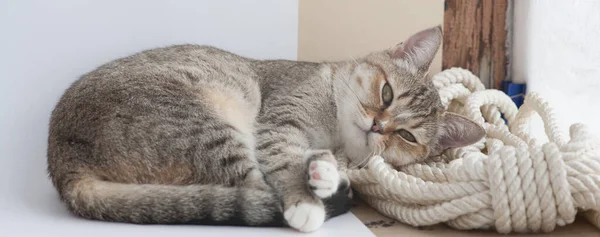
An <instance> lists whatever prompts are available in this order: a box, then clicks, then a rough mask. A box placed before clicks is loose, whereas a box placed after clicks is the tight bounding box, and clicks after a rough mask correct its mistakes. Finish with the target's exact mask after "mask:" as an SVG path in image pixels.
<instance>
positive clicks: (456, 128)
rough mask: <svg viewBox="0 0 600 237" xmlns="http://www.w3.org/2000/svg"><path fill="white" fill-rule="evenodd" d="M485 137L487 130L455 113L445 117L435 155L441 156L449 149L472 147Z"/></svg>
mask: <svg viewBox="0 0 600 237" xmlns="http://www.w3.org/2000/svg"><path fill="white" fill-rule="evenodd" d="M484 136H485V129H483V128H482V127H481V126H479V124H477V123H475V122H474V121H472V120H470V119H468V118H466V117H463V116H460V115H458V114H455V113H450V112H446V113H444V115H443V118H442V121H441V126H440V131H439V133H438V142H437V147H436V148H435V149H434V150H435V151H434V152H435V153H437V154H440V153H441V152H443V151H444V150H446V149H448V148H456V147H463V146H468V145H472V144H474V143H476V142H478V141H479V140H481V139H482V138H483V137H484Z"/></svg>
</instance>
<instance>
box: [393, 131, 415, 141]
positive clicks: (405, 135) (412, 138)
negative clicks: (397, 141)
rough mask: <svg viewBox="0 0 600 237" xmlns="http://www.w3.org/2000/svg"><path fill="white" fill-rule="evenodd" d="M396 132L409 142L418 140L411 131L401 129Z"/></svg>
mask: <svg viewBox="0 0 600 237" xmlns="http://www.w3.org/2000/svg"><path fill="white" fill-rule="evenodd" d="M396 132H397V133H398V135H400V136H401V137H402V138H403V139H404V140H406V141H408V142H412V143H416V142H417V139H416V138H415V136H414V135H413V134H412V133H410V132H409V131H406V130H404V129H400V130H398V131H396Z"/></svg>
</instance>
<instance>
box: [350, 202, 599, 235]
mask: <svg viewBox="0 0 600 237" xmlns="http://www.w3.org/2000/svg"><path fill="white" fill-rule="evenodd" d="M356 203H357V204H358V205H357V206H356V207H354V208H353V209H352V213H354V215H356V217H358V219H360V220H361V221H362V222H363V224H365V225H366V226H367V227H368V228H369V230H371V231H372V232H373V233H374V234H375V235H376V236H378V237H392V236H411V237H429V236H435V237H471V236H472V237H476V236H482V237H492V236H506V235H503V234H499V233H497V232H494V231H479V230H473V231H460V230H455V229H451V228H449V227H447V226H445V225H436V226H430V227H419V228H416V227H412V226H409V225H405V224H402V223H399V222H398V221H394V220H393V219H390V218H387V217H385V216H383V215H382V214H380V213H378V212H377V211H375V210H374V209H373V208H371V207H369V206H368V205H367V204H365V203H364V202H362V201H360V200H357V201H356ZM509 236H516V237H525V236H527V237H531V236H552V237H563V236H564V237H567V236H569V237H571V236H576V237H600V230H599V229H598V228H596V227H595V226H593V225H592V224H590V223H588V222H587V221H586V220H585V218H583V217H577V220H576V221H575V223H573V224H571V225H568V226H564V227H560V228H557V229H556V230H555V231H554V232H552V233H546V234H543V233H539V234H510V235H509Z"/></svg>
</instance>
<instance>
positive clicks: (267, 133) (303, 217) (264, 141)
mask: <svg viewBox="0 0 600 237" xmlns="http://www.w3.org/2000/svg"><path fill="white" fill-rule="evenodd" d="M308 144H309V142H308V140H307V138H306V136H305V135H304V134H303V133H302V131H301V130H300V129H299V128H297V127H296V126H288V125H285V124H278V125H272V126H268V125H262V127H261V128H260V129H259V130H258V133H257V147H256V149H257V159H258V161H259V163H260V165H261V170H262V172H263V174H264V175H265V179H266V180H267V183H269V184H270V185H271V187H273V189H274V190H275V191H276V192H277V193H278V195H279V196H280V197H281V200H282V202H283V210H284V218H285V219H286V222H287V223H288V225H289V226H290V227H292V228H294V229H297V230H299V231H303V232H311V231H314V230H316V229H318V228H319V227H320V226H321V225H322V224H323V222H324V221H325V219H326V211H325V206H324V205H323V202H322V201H321V200H320V199H319V198H318V197H316V196H315V195H313V193H312V191H311V190H310V188H309V187H308V185H307V178H308V173H307V169H308V165H307V160H306V159H305V153H306V151H307V150H308V148H309V145H308Z"/></svg>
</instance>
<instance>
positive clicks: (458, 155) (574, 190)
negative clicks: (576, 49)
mask: <svg viewBox="0 0 600 237" xmlns="http://www.w3.org/2000/svg"><path fill="white" fill-rule="evenodd" d="M433 84H434V86H435V87H436V88H437V89H438V90H439V94H440V98H441V100H442V103H443V105H444V106H445V107H446V108H447V110H448V111H449V112H454V113H458V114H461V115H463V116H466V117H468V118H471V119H473V120H474V121H476V122H477V123H479V124H480V125H482V126H483V127H484V128H485V130H486V132H487V135H486V137H485V138H483V139H482V140H481V141H479V142H477V143H476V144H474V145H471V146H467V147H462V148H455V149H449V150H448V151H446V152H444V154H443V155H442V156H441V158H440V160H437V161H428V162H427V163H419V164H412V165H407V166H405V167H403V168H401V169H399V170H395V169H393V168H392V167H391V166H390V165H389V164H387V163H385V162H384V159H383V158H382V157H380V156H374V157H371V159H370V160H369V162H368V164H367V167H366V168H362V169H348V168H347V167H342V168H343V170H344V171H345V172H346V173H347V175H348V177H349V178H350V181H351V183H352V187H353V188H354V189H355V190H357V192H358V195H359V196H361V197H362V198H363V199H364V200H365V201H366V202H367V203H369V204H370V205H371V206H373V208H375V209H377V210H378V211H380V212H381V213H383V214H384V215H386V216H389V217H391V218H394V219H397V220H399V221H401V222H403V223H407V224H410V225H413V226H423V225H434V224H438V223H446V224H448V225H449V226H450V227H452V228H456V229H488V228H494V229H495V230H496V231H498V232H500V233H511V232H520V233H525V232H550V231H553V230H554V229H555V228H556V226H563V225H567V224H570V223H572V222H573V221H574V219H575V216H576V214H577V211H578V210H579V211H585V212H584V215H585V216H586V217H588V220H589V221H590V222H592V223H593V224H594V225H596V226H598V227H599V228H600V140H599V139H598V138H597V137H595V136H593V135H592V134H591V133H590V132H589V130H588V129H587V128H586V127H585V126H584V125H582V124H573V125H571V127H570V129H569V138H570V139H569V140H567V139H566V138H563V137H561V134H562V133H561V131H560V130H559V128H558V125H557V122H556V119H555V116H554V114H553V112H552V108H551V107H550V105H549V104H548V103H547V102H546V101H544V100H543V99H542V98H541V97H540V96H539V95H538V94H536V93H529V94H527V96H526V97H525V101H524V103H523V105H522V106H521V107H520V108H518V109H517V107H516V106H515V104H514V103H512V100H511V99H510V98H509V97H508V96H507V95H505V94H504V93H502V92H500V91H497V90H486V89H485V87H484V86H483V84H482V83H481V82H480V80H479V78H477V77H476V76H475V75H473V74H472V73H471V72H469V71H467V70H464V69H460V68H451V69H448V70H445V71H443V72H440V73H438V74H437V75H435V76H434V77H433ZM534 114H538V115H539V116H540V117H541V118H542V121H543V122H544V128H545V132H546V136H547V137H548V140H549V141H548V142H547V143H545V144H540V143H539V142H538V141H537V140H536V139H535V138H533V137H532V136H531V135H530V134H529V132H528V127H529V124H528V123H529V121H530V118H531V117H532V116H533V115H534ZM502 118H505V119H506V121H507V122H506V123H505V121H504V119H502Z"/></svg>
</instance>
